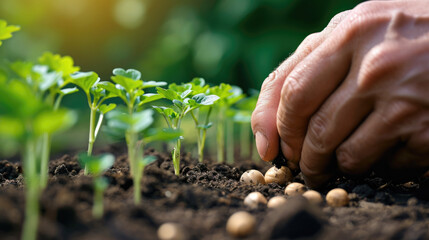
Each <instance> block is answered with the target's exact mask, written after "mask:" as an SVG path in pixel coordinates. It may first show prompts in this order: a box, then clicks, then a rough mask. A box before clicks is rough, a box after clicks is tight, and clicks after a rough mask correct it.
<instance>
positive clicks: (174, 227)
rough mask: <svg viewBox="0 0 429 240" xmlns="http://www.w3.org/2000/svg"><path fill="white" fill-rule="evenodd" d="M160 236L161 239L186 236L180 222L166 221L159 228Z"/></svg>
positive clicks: (177, 238)
mask: <svg viewBox="0 0 429 240" xmlns="http://www.w3.org/2000/svg"><path fill="white" fill-rule="evenodd" d="M158 238H159V239H161V240H184V239H186V236H185V233H184V231H183V229H182V227H181V226H180V225H179V224H177V223H164V224H162V225H161V226H160V227H159V228H158Z"/></svg>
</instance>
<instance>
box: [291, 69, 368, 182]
mask: <svg viewBox="0 0 429 240" xmlns="http://www.w3.org/2000/svg"><path fill="white" fill-rule="evenodd" d="M357 70H358V69H356V70H352V71H351V72H350V74H349V76H348V77H347V78H346V80H345V81H344V82H343V84H342V85H341V86H340V87H339V88H338V89H336V91H335V92H334V93H333V94H332V95H331V96H330V97H329V98H328V99H327V100H326V101H325V102H324V103H323V105H322V106H321V107H320V108H319V109H318V110H317V112H316V113H315V114H314V115H313V116H312V117H311V119H310V121H309V125H308V129H307V133H306V135H305V138H304V143H303V146H302V153H301V161H300V166H301V171H302V172H303V174H304V175H305V176H312V177H310V178H313V179H314V180H313V181H314V182H324V181H325V180H327V179H329V178H330V177H331V175H332V174H333V171H334V170H335V166H332V163H334V164H335V162H334V159H335V156H334V155H335V154H334V153H335V149H336V148H337V147H338V146H339V145H340V144H341V142H343V141H344V139H346V138H347V137H348V136H349V135H350V134H351V133H352V132H353V131H354V129H356V127H357V126H358V125H359V124H360V123H361V122H362V120H363V119H364V118H365V117H366V116H367V115H368V114H369V113H370V112H371V110H372V108H373V100H372V99H369V98H366V97H361V96H360V95H359V93H358V92H357V86H356V78H357ZM316 178H317V180H316Z"/></svg>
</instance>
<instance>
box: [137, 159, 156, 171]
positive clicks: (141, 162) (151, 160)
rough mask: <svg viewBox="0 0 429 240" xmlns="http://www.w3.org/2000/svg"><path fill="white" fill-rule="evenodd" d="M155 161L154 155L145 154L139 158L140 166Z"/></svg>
mask: <svg viewBox="0 0 429 240" xmlns="http://www.w3.org/2000/svg"><path fill="white" fill-rule="evenodd" d="M155 161H156V157H155V156H145V157H144V158H141V160H140V162H139V164H141V167H143V168H144V167H145V166H147V165H149V164H151V163H153V162H155Z"/></svg>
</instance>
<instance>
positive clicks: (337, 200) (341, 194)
mask: <svg viewBox="0 0 429 240" xmlns="http://www.w3.org/2000/svg"><path fill="white" fill-rule="evenodd" d="M326 202H327V203H328V204H329V206H332V207H342V206H345V205H347V204H348V203H349V196H348V194H347V192H346V191H345V190H344V189H342V188H334V189H332V190H331V191H329V192H328V194H327V195H326Z"/></svg>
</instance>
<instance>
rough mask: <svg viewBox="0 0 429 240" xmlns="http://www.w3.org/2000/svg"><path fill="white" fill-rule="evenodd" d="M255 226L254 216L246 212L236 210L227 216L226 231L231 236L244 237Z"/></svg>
mask: <svg viewBox="0 0 429 240" xmlns="http://www.w3.org/2000/svg"><path fill="white" fill-rule="evenodd" d="M255 227H256V218H255V217H254V216H253V215H251V214H250V213H248V212H244V211H241V212H236V213H234V214H233V215H231V217H229V219H228V221H227V223H226V231H227V232H228V233H229V234H230V235H231V236H233V237H236V238H244V237H247V236H249V235H250V234H251V233H252V232H253V231H254V230H255Z"/></svg>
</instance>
